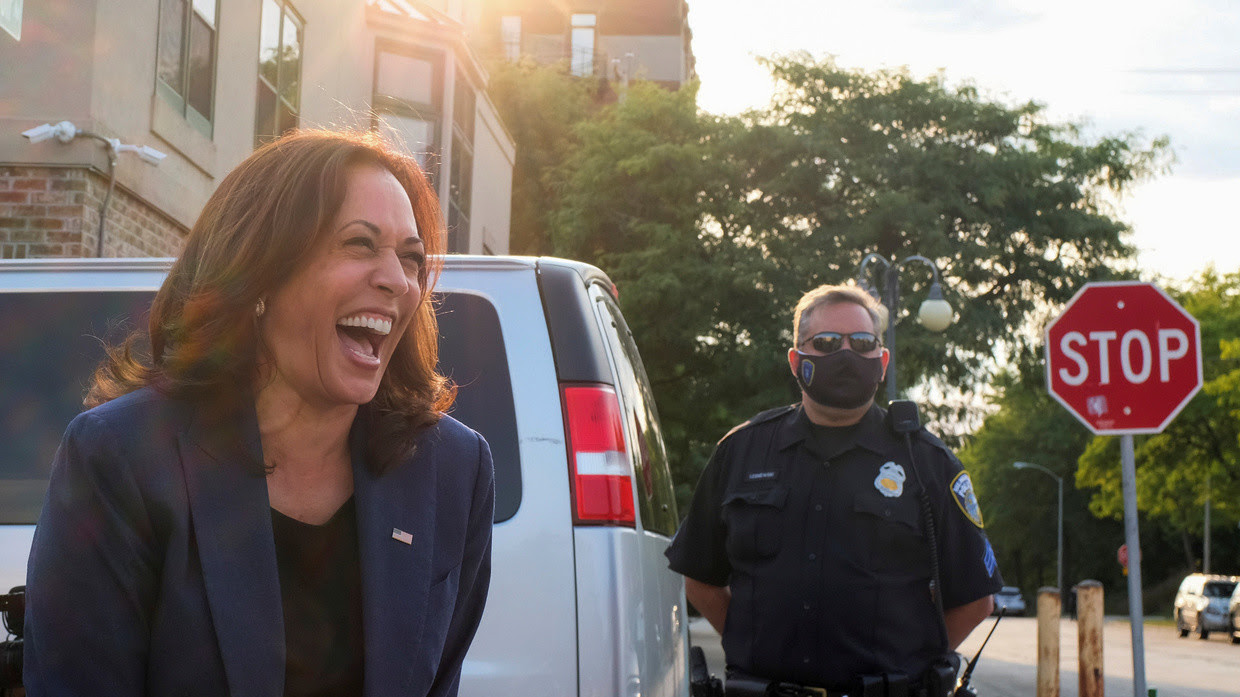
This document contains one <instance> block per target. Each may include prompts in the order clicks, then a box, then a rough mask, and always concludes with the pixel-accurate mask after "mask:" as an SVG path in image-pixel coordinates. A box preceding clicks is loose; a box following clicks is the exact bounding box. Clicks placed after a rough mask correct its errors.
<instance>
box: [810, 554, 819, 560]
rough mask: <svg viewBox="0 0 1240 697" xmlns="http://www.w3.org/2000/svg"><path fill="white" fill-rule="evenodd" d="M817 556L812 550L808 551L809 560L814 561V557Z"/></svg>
mask: <svg viewBox="0 0 1240 697" xmlns="http://www.w3.org/2000/svg"><path fill="white" fill-rule="evenodd" d="M817 558H818V555H817V554H814V553H813V552H810V553H809V560H810V561H814V560H815V559H817Z"/></svg>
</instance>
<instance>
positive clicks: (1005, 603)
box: [990, 586, 1025, 617]
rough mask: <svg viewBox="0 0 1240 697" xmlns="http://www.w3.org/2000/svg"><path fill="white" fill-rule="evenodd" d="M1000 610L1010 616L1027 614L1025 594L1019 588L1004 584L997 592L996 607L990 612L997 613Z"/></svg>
mask: <svg viewBox="0 0 1240 697" xmlns="http://www.w3.org/2000/svg"><path fill="white" fill-rule="evenodd" d="M1000 610H1003V614H1004V615H1006V616H1008V617H1010V616H1012V615H1017V616H1019V615H1023V614H1025V596H1023V595H1021V593H1020V589H1019V588H1017V587H1016V586H1004V587H1002V588H1000V589H999V592H998V593H995V609H994V611H992V612H991V613H990V614H992V615H997V614H999V611H1000Z"/></svg>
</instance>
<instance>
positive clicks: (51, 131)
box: [22, 123, 56, 143]
mask: <svg viewBox="0 0 1240 697" xmlns="http://www.w3.org/2000/svg"><path fill="white" fill-rule="evenodd" d="M22 135H24V136H26V137H27V138H29V139H30V142H31V143H42V142H43V141H45V140H47V139H48V138H51V137H52V136H54V135H56V127H55V126H53V125H52V124H50V123H45V124H43V125H42V126H35V127H34V128H32V129H30V130H28V131H22Z"/></svg>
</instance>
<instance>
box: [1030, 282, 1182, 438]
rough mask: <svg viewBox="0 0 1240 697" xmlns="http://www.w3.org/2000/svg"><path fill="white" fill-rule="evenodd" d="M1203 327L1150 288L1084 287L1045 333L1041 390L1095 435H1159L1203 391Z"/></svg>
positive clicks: (1132, 285) (1135, 284) (1119, 284)
mask: <svg viewBox="0 0 1240 697" xmlns="http://www.w3.org/2000/svg"><path fill="white" fill-rule="evenodd" d="M1201 380H1202V372H1201V329H1200V327H1199V325H1198V324H1197V320H1196V319H1194V318H1193V317H1192V316H1191V315H1189V314H1188V313H1187V312H1185V311H1184V308H1182V307H1180V305H1179V304H1178V303H1176V302H1175V301H1174V300H1172V299H1171V298H1170V297H1169V296H1168V295H1167V294H1166V293H1164V292H1163V291H1162V289H1161V288H1159V287H1158V286H1156V285H1154V284H1152V283H1138V282H1132V281H1120V282H1110V283H1089V284H1087V285H1086V286H1085V287H1084V288H1082V289H1081V290H1080V291H1079V292H1077V294H1076V295H1075V296H1073V298H1072V300H1071V301H1069V302H1068V305H1067V306H1066V307H1065V308H1064V311H1063V313H1062V314H1061V315H1060V316H1059V317H1058V318H1056V319H1055V320H1054V321H1053V322H1051V323H1050V324H1049V325H1048V326H1047V328H1046V385H1047V389H1048V390H1049V391H1050V393H1051V395H1053V396H1054V397H1055V399H1057V400H1059V402H1060V403H1061V404H1063V405H1064V406H1065V407H1067V409H1068V410H1069V411H1071V412H1072V413H1073V414H1074V415H1075V416H1076V417H1077V418H1078V419H1080V420H1081V422H1082V423H1084V424H1085V425H1086V426H1087V427H1089V429H1090V430H1091V431H1093V432H1094V433H1097V434H1099V435H1108V434H1123V433H1158V432H1160V431H1162V430H1163V428H1165V427H1166V425H1167V424H1168V423H1169V422H1170V421H1171V419H1172V418H1173V417H1174V416H1175V415H1176V414H1177V413H1179V411H1180V409H1182V408H1183V407H1184V405H1185V404H1187V403H1188V401H1189V400H1190V399H1192V397H1193V395H1195V394H1196V393H1197V391H1198V390H1199V389H1201Z"/></svg>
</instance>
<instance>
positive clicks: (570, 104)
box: [487, 57, 598, 254]
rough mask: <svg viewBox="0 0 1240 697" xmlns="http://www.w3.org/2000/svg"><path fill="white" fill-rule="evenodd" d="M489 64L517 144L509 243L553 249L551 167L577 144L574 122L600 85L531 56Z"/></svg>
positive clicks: (494, 96) (591, 105) (535, 250)
mask: <svg viewBox="0 0 1240 697" xmlns="http://www.w3.org/2000/svg"><path fill="white" fill-rule="evenodd" d="M490 67H491V80H490V83H489V85H488V90H487V92H488V94H489V95H490V97H491V100H492V101H494V102H495V108H496V109H497V110H498V111H499V113H500V115H501V117H502V118H503V120H504V123H505V125H507V126H508V129H509V131H510V132H511V133H512V134H513V137H514V139H515V141H516V150H517V152H516V161H515V162H514V163H513V171H512V219H511V223H510V234H509V249H510V250H511V251H512V253H513V254H548V253H550V252H551V243H550V239H549V234H548V230H549V227H550V223H549V220H548V216H549V215H550V213H551V211H552V210H553V209H554V207H555V204H554V201H555V193H554V191H553V189H552V186H551V183H550V179H549V177H550V173H551V172H552V171H553V170H554V169H555V168H557V167H559V166H561V165H562V163H563V162H564V159H565V158H566V157H567V156H568V155H569V154H570V153H571V152H573V150H574V149H575V148H576V146H577V141H576V139H575V138H574V136H573V127H574V126H576V125H577V124H578V123H580V122H582V121H584V120H585V119H587V118H588V117H589V116H590V115H591V114H593V113H594V111H596V109H597V107H596V104H595V101H594V95H595V94H596V92H597V89H598V85H597V83H596V82H594V81H591V80H583V79H581V78H576V77H573V76H572V75H569V74H568V71H567V70H566V69H564V66H552V67H546V66H541V65H539V64H537V63H535V62H534V61H533V60H532V59H530V58H528V57H527V58H524V59H522V60H521V61H520V62H518V63H509V62H507V61H502V62H498V63H496V64H495V65H493V66H490Z"/></svg>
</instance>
